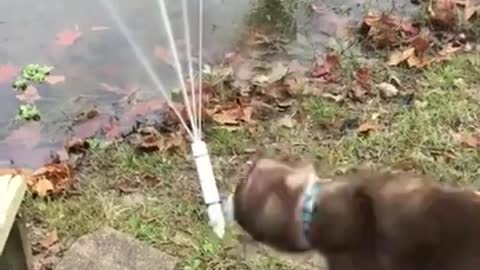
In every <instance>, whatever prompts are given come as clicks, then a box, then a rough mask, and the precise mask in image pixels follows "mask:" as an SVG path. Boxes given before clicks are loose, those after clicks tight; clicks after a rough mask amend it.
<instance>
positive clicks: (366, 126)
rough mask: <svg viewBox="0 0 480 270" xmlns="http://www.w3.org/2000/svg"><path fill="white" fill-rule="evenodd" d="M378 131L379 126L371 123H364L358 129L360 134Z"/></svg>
mask: <svg viewBox="0 0 480 270" xmlns="http://www.w3.org/2000/svg"><path fill="white" fill-rule="evenodd" d="M376 130H378V126H377V125H376V124H372V123H369V122H366V123H363V124H361V125H360V126H359V127H358V132H359V133H369V132H371V131H376Z"/></svg>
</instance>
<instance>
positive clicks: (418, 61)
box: [407, 54, 435, 68]
mask: <svg viewBox="0 0 480 270" xmlns="http://www.w3.org/2000/svg"><path fill="white" fill-rule="evenodd" d="M433 60H435V59H434V58H428V57H427V56H425V55H424V56H422V57H417V56H416V55H415V54H412V55H411V56H410V57H409V58H408V59H407V64H408V66H409V67H416V68H423V67H426V66H428V65H430V64H431V63H432V61H433Z"/></svg>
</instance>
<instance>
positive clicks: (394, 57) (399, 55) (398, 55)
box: [387, 47, 415, 66]
mask: <svg viewBox="0 0 480 270" xmlns="http://www.w3.org/2000/svg"><path fill="white" fill-rule="evenodd" d="M414 53H415V48H413V47H411V48H408V49H406V50H404V51H395V52H393V53H392V54H391V55H390V57H389V59H388V62H387V65H389V66H396V65H398V64H400V63H402V62H403V61H405V60H407V59H408V58H410V57H411V56H412V55H413V54H414Z"/></svg>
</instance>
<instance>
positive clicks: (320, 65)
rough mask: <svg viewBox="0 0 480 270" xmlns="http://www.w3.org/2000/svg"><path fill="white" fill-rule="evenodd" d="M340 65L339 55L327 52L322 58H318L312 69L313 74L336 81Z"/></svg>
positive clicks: (328, 80) (326, 79)
mask: <svg viewBox="0 0 480 270" xmlns="http://www.w3.org/2000/svg"><path fill="white" fill-rule="evenodd" d="M339 66H340V61H339V59H338V56H336V55H335V54H327V55H326V56H325V57H324V58H323V59H322V60H319V59H317V61H315V66H314V68H313V70H312V76H313V77H315V78H320V79H323V81H325V82H331V81H335V80H336V79H337V74H336V72H337V69H338V67H339Z"/></svg>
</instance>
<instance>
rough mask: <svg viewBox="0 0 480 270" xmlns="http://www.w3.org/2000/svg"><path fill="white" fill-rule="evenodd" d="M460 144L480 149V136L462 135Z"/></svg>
mask: <svg viewBox="0 0 480 270" xmlns="http://www.w3.org/2000/svg"><path fill="white" fill-rule="evenodd" d="M460 142H461V143H462V144H463V145H465V146H467V147H471V148H478V147H480V135H479V134H467V133H462V134H460Z"/></svg>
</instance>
